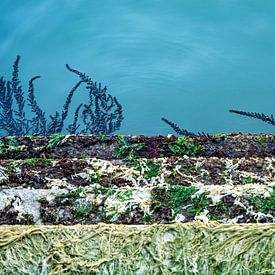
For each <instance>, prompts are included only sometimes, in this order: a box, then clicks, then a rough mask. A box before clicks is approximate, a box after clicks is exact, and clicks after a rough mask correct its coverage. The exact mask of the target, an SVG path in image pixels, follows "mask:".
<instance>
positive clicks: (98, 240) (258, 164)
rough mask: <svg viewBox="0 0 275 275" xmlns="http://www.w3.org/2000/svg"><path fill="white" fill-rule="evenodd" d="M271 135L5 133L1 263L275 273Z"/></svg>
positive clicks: (119, 270) (63, 268) (9, 270)
mask: <svg viewBox="0 0 275 275" xmlns="http://www.w3.org/2000/svg"><path fill="white" fill-rule="evenodd" d="M274 140H275V139H274V135H237V134H231V135H225V134H219V135H216V136H200V137H192V138H191V137H175V136H172V135H169V136H168V137H164V136H157V137H146V136H106V135H101V136H84V135H82V136H73V135H67V136H65V135H59V134H58V135H53V136H50V137H2V138H0V188H1V189H0V224H1V226H0V270H2V271H3V274H83V273H84V274H253V275H254V274H272V272H274V271H275V263H274V258H275V250H274V238H275V237H274V236H275V235H274V233H275V232H274V231H275V228H274V221H275V189H274V188H275V158H274V156H275V142H274Z"/></svg>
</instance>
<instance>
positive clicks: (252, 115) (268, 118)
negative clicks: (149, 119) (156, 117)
mask: <svg viewBox="0 0 275 275" xmlns="http://www.w3.org/2000/svg"><path fill="white" fill-rule="evenodd" d="M229 112H231V113H235V114H238V115H243V116H247V117H250V118H255V119H259V120H261V121H263V122H266V123H268V124H271V125H273V126H275V120H274V116H273V115H270V116H268V115H265V114H264V113H261V114H260V113H256V112H244V111H238V110H229ZM162 120H163V121H164V122H165V123H167V124H168V125H169V126H170V127H171V128H172V129H173V130H174V131H175V132H176V133H177V134H179V135H182V136H209V134H207V133H204V132H201V133H200V132H199V133H198V134H195V133H192V132H189V131H188V130H186V129H181V128H180V127H179V126H178V125H177V124H175V123H174V122H172V121H170V120H168V119H166V118H162ZM240 134H241V133H240Z"/></svg>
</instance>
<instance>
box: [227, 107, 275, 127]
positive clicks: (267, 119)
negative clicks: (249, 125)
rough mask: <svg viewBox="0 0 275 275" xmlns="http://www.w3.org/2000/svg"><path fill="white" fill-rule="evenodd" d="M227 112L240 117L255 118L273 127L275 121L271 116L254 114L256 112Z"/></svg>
mask: <svg viewBox="0 0 275 275" xmlns="http://www.w3.org/2000/svg"><path fill="white" fill-rule="evenodd" d="M229 112H231V113H235V114H238V115H242V116H247V117H250V118H256V119H259V120H261V121H263V122H266V123H268V124H271V125H273V126H275V120H274V117H273V115H270V116H268V115H265V114H264V113H261V114H260V113H256V112H245V111H238V110H229Z"/></svg>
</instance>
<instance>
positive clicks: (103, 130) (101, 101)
mask: <svg viewBox="0 0 275 275" xmlns="http://www.w3.org/2000/svg"><path fill="white" fill-rule="evenodd" d="M19 61H20V56H17V58H16V60H15V62H14V64H13V72H12V80H11V81H6V80H5V79H4V77H1V78H0V130H4V131H5V132H6V134H7V135H10V136H24V135H36V136H47V135H52V134H56V133H61V132H64V131H65V130H64V124H65V120H66V118H67V116H68V111H69V107H70V105H71V102H72V98H73V95H74V94H75V92H76V91H77V90H78V88H79V87H80V86H81V84H82V83H85V84H86V89H87V90H88V91H89V102H88V104H80V105H79V106H78V107H77V108H76V110H75V113H74V119H73V122H72V123H71V124H69V125H68V126H67V128H66V131H67V132H68V133H69V134H77V133H81V134H86V133H88V134H110V133H112V132H114V131H116V130H118V129H119V128H120V125H121V122H122V120H123V115H122V106H121V104H120V103H119V102H118V100H117V99H116V98H115V97H112V96H111V95H110V94H107V88H106V87H104V88H101V84H100V83H99V84H98V85H97V83H96V82H93V81H92V80H91V79H90V78H89V77H88V76H87V75H86V74H84V73H81V72H79V71H77V70H75V69H72V68H71V67H70V66H69V65H66V68H67V69H68V70H69V71H71V72H73V73H75V74H77V75H78V76H79V77H80V81H78V83H77V84H76V85H74V86H73V87H72V89H71V90H70V92H69V94H68V96H67V98H66V101H65V103H64V105H63V110H62V112H61V113H60V112H57V111H56V112H55V114H54V115H50V116H49V120H48V121H47V119H46V116H45V112H44V111H43V110H42V109H41V108H40V107H39V105H38V103H37V101H36V98H35V92H34V81H35V80H37V79H38V78H40V76H35V77H33V78H31V79H30V81H29V87H28V95H27V100H28V103H29V104H28V105H29V106H30V108H31V112H32V113H33V117H32V118H27V117H26V113H25V100H24V92H23V90H22V86H21V85H20V80H19V77H18V74H19ZM13 100H15V103H16V104H14V103H13ZM81 108H82V113H81V118H82V123H80V124H79V123H78V120H79V112H80V109H81ZM80 125H82V126H83V129H81V130H78V129H79V127H80Z"/></svg>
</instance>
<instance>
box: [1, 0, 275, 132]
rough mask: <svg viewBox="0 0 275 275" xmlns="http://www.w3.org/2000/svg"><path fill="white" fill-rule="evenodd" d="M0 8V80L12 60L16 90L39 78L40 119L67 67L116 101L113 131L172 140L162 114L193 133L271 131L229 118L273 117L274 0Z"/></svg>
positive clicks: (66, 83) (12, 2) (30, 0)
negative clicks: (118, 113) (119, 116)
mask: <svg viewBox="0 0 275 275" xmlns="http://www.w3.org/2000/svg"><path fill="white" fill-rule="evenodd" d="M0 11H1V16H0V38H1V40H0V75H4V76H5V77H7V78H8V77H10V74H11V69H12V64H13V62H14V60H15V58H16V55H17V54H19V55H20V56H21V61H20V78H21V80H22V84H23V86H24V88H27V83H28V80H29V78H30V77H32V76H34V75H37V74H38V75H41V76H42V78H41V79H40V80H38V81H37V82H36V96H37V100H38V102H39V103H40V105H41V106H42V108H43V109H44V110H45V111H46V112H47V114H52V113H54V112H55V111H56V110H61V108H62V105H63V103H64V100H65V98H66V95H67V93H68V91H69V90H70V88H71V87H72V85H73V84H74V83H75V82H76V79H77V78H76V77H75V76H74V75H73V74H71V73H70V72H68V71H67V70H66V68H65V66H64V65H65V64H66V63H68V64H70V65H71V66H73V67H75V68H77V69H79V70H80V71H84V72H86V73H87V74H89V75H90V76H91V77H92V79H93V80H95V81H99V82H101V83H102V84H104V85H107V87H108V91H109V93H110V94H112V95H114V96H116V97H117V98H118V99H119V101H120V102H121V104H122V105H123V107H124V117H125V119H124V121H123V123H122V127H121V129H120V131H119V133H123V134H128V133H132V134H148V135H154V134H168V133H173V130H172V129H170V128H169V126H168V125H166V124H165V123H164V122H162V121H161V117H163V116H164V117H166V118H168V119H170V120H172V121H174V122H176V123H178V124H179V125H180V126H182V127H183V128H187V129H188V130H190V131H194V132H196V131H205V132H209V133H218V132H239V131H241V132H254V133H259V132H269V133H274V132H275V131H274V127H273V126H269V125H268V124H265V123H263V122H260V121H257V120H253V119H248V118H245V117H241V116H238V115H234V114H231V113H229V112H228V110H229V109H232V108H233V109H240V110H246V111H256V112H264V113H266V114H271V113H273V114H274V113H275V111H274V110H275V108H274V101H275V16H274V14H275V1H272V0H265V1H253V0H251V1H230V0H226V1H225V0H209V1H205V0H192V1H187V0H186V1H185V0H171V1H167V0H159V1H153V0H151V1H148V0H139V1H136V0H133V1H126V0H125V1H122V0H101V1H96V0H59V1H56V0H47V1H45V0H43V1H42V0H26V1H22V0H1V1H0ZM84 93H85V91H83V93H82V92H81V91H80V92H78V94H76V98H75V100H74V107H75V106H77V105H78V104H79V102H82V101H83V98H84ZM73 109H74V108H73ZM69 122H70V121H69Z"/></svg>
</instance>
